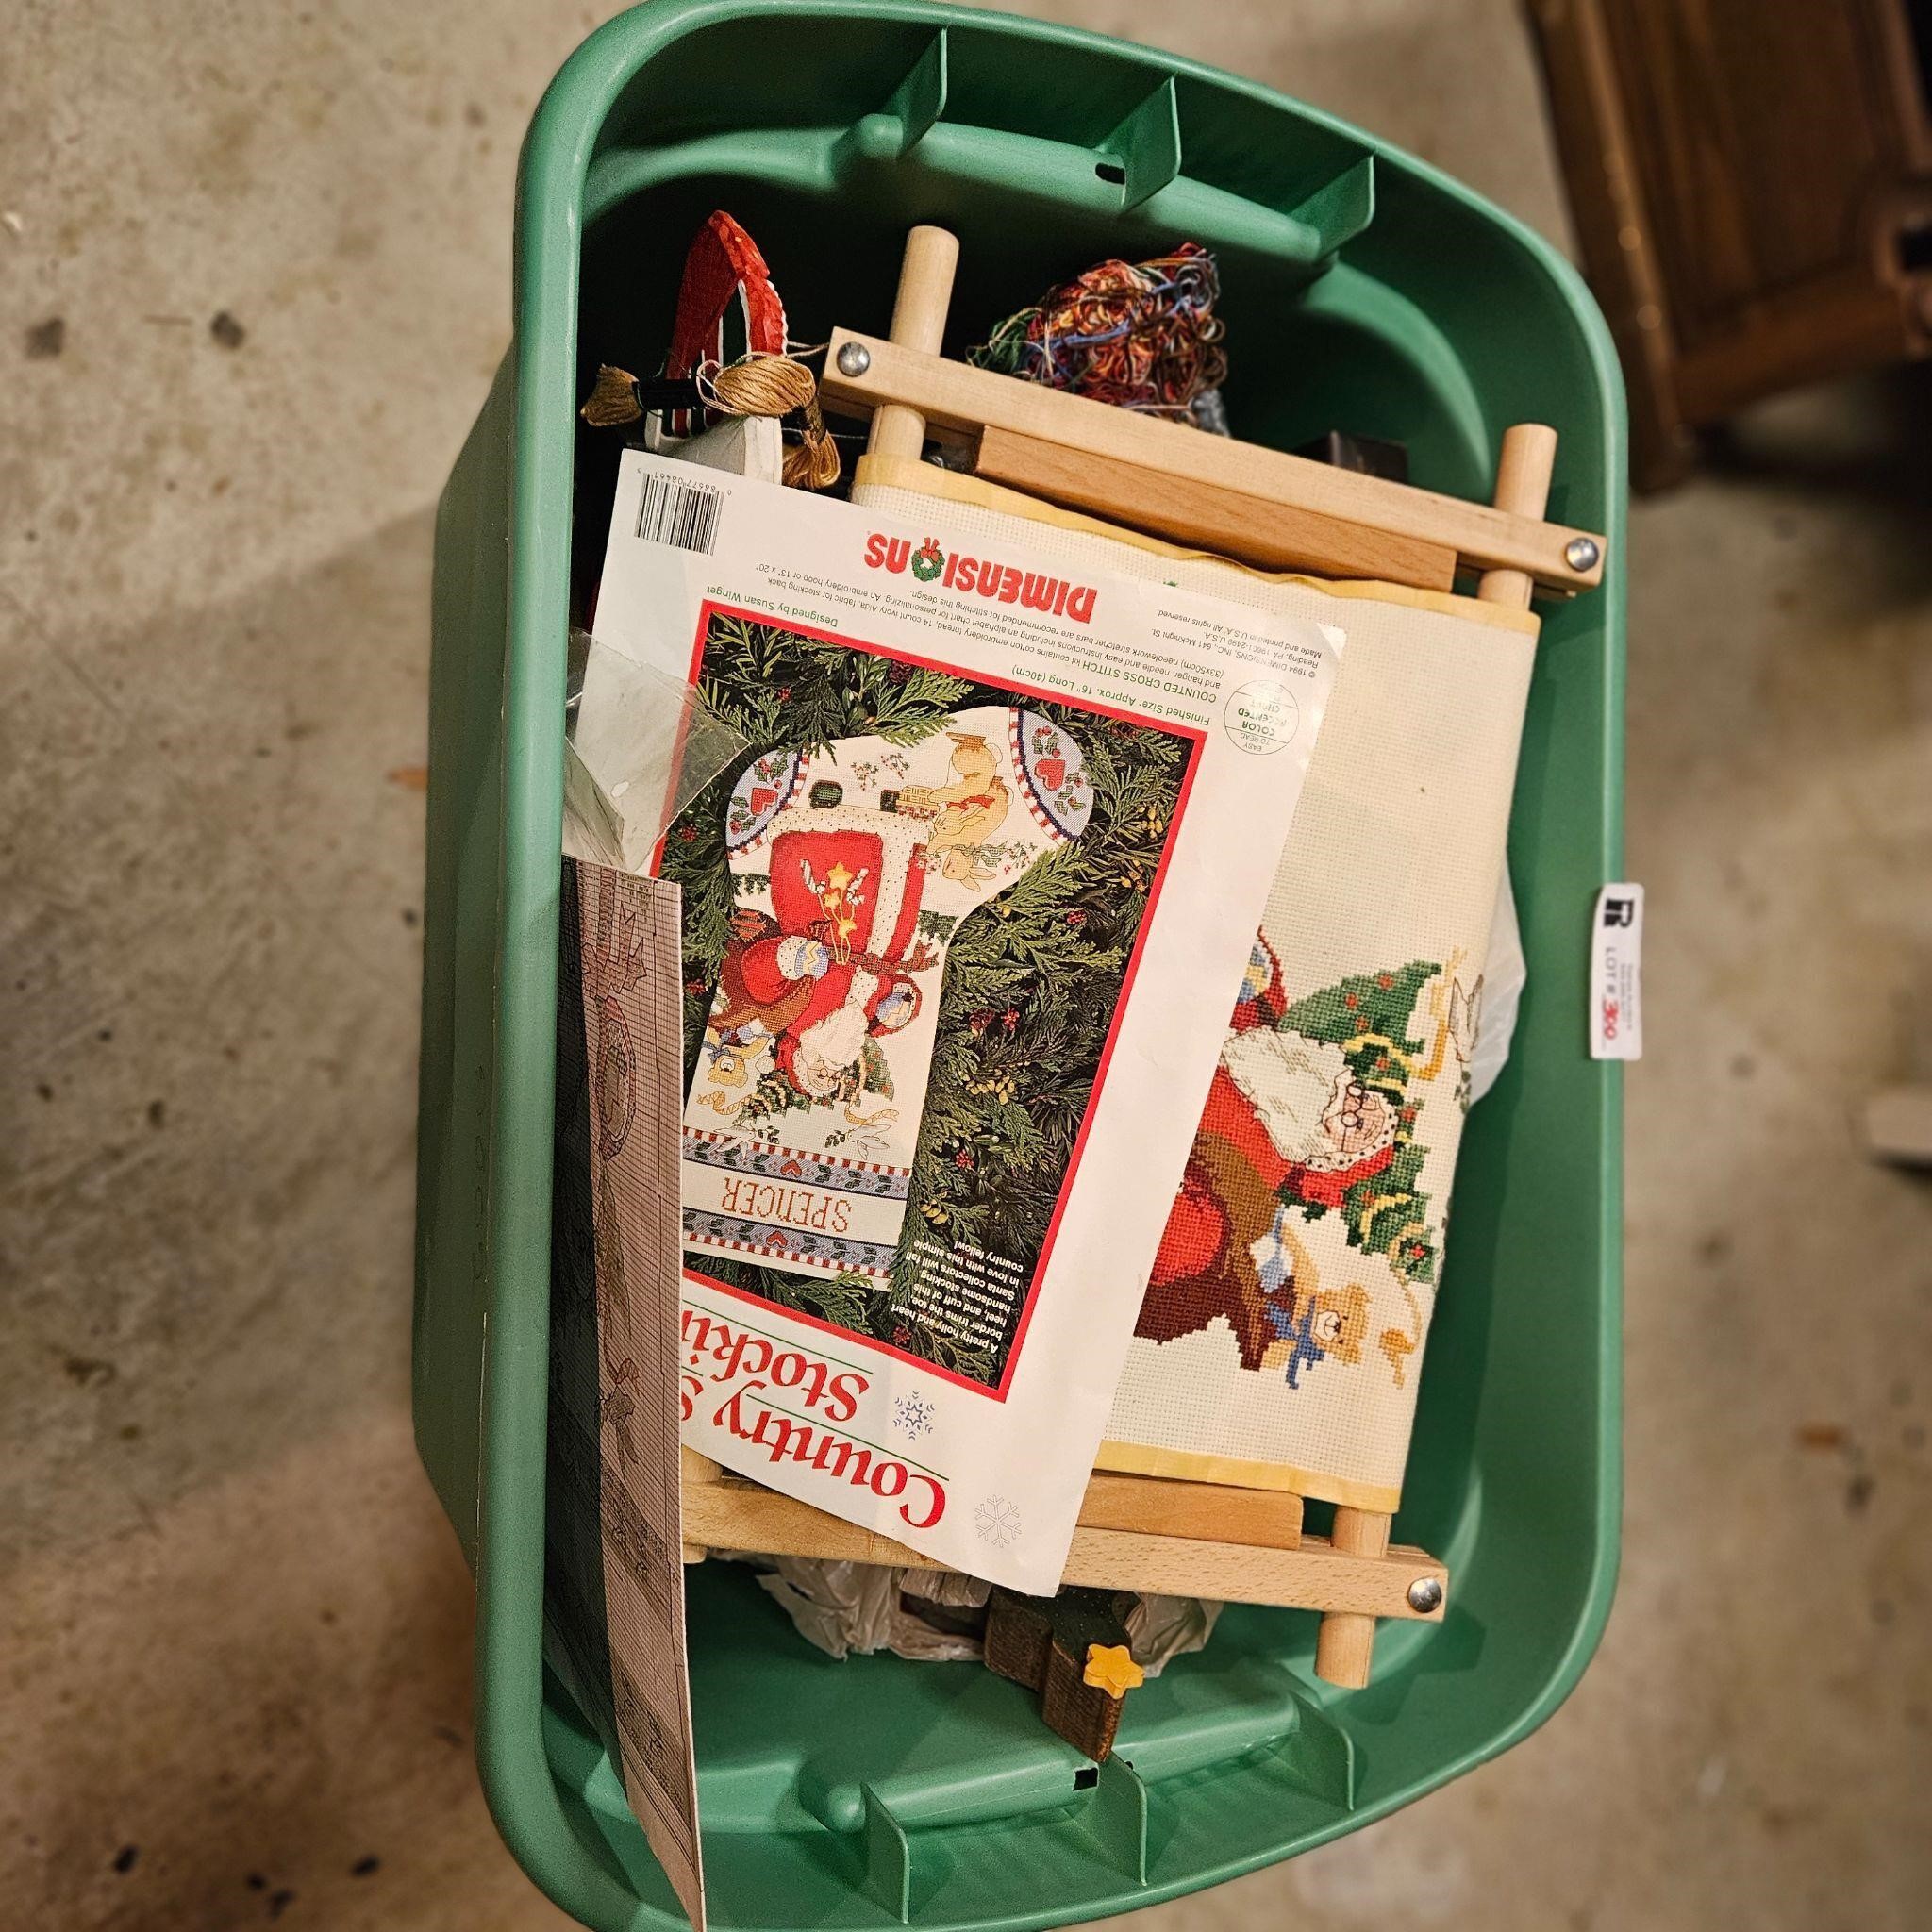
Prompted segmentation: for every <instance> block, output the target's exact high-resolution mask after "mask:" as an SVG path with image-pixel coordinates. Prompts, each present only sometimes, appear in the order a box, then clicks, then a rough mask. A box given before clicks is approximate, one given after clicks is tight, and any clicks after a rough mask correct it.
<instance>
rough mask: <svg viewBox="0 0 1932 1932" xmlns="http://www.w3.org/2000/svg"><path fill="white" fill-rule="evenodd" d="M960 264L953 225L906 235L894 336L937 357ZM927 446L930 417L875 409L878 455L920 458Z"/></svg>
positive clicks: (871, 447) (896, 407)
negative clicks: (927, 423)
mask: <svg viewBox="0 0 1932 1932" xmlns="http://www.w3.org/2000/svg"><path fill="white" fill-rule="evenodd" d="M958 265H959V242H958V237H957V236H956V235H954V234H953V233H952V232H951V230H950V229H946V228H932V227H919V228H914V229H912V230H911V231H910V232H909V233H908V235H907V237H906V258H905V260H904V262H902V263H901V265H900V268H899V293H898V296H897V297H896V299H895V300H894V301H893V303H892V326H891V340H892V341H894V342H896V343H898V345H899V346H900V347H901V348H905V349H917V350H918V351H919V352H920V353H921V354H922V355H924V356H937V355H938V354H939V352H940V344H941V341H943V340H944V338H945V333H946V312H947V310H948V309H949V308H951V307H952V304H953V274H954V271H955V270H956V269H957V268H958ZM924 446H925V418H924V416H922V415H921V414H920V413H919V411H918V410H917V409H908V408H906V407H905V406H904V405H903V404H901V403H888V404H887V405H886V406H885V407H884V408H880V409H877V410H874V413H873V419H872V440H871V441H869V442H868V443H867V444H866V448H867V450H868V451H870V452H871V454H872V455H874V456H875V457H909V458H911V459H912V460H913V461H914V462H917V461H918V460H919V453H920V451H921V450H922V449H924Z"/></svg>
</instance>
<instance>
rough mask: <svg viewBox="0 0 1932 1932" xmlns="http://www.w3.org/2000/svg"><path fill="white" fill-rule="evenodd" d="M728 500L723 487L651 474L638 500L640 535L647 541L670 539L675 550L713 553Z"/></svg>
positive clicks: (662, 541)
mask: <svg viewBox="0 0 1932 1932" xmlns="http://www.w3.org/2000/svg"><path fill="white" fill-rule="evenodd" d="M723 503H724V492H723V491H719V490H711V489H708V488H707V487H706V486H705V485H704V484H702V483H685V482H681V481H680V480H679V479H678V478H677V477H675V476H664V475H648V474H647V475H645V477H644V493H643V495H642V496H641V498H640V499H639V502H638V535H639V536H640V537H641V538H642V539H643V540H644V541H645V542H646V543H668V544H670V545H671V547H672V548H673V549H674V550H698V551H702V552H704V554H705V555H706V556H709V555H710V552H711V548H712V546H713V545H714V544H715V543H716V542H717V541H718V510H719V508H720V506H721V505H722V504H723Z"/></svg>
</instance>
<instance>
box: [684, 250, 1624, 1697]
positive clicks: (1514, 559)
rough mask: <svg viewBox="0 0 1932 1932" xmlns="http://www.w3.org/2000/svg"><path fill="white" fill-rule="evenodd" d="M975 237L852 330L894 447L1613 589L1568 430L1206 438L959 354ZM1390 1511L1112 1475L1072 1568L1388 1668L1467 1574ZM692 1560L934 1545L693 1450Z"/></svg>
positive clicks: (1515, 590)
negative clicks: (1306, 448)
mask: <svg viewBox="0 0 1932 1932" xmlns="http://www.w3.org/2000/svg"><path fill="white" fill-rule="evenodd" d="M958 252H959V251H958V242H957V241H955V239H954V238H953V236H952V235H951V234H949V233H948V232H947V231H946V230H944V229H942V228H932V227H918V228H914V229H912V231H911V232H910V234H909V235H908V239H907V246H906V258H905V264H904V267H903V269H902V271H901V275H900V281H899V291H898V298H897V300H896V302H895V303H894V305H893V309H892V322H891V336H890V338H889V339H886V340H881V339H879V338H877V337H873V336H863V335H858V334H856V333H854V332H852V331H850V330H847V329H839V330H836V331H835V332H834V334H833V336H832V340H831V343H830V345H829V347H828V349H827V351H826V356H825V369H824V376H823V378H822V380H821V393H822V394H823V396H824V401H825V403H826V404H827V406H828V407H830V408H834V409H836V410H839V411H841V412H844V413H848V414H855V415H860V416H867V415H869V416H870V417H871V418H872V435H871V443H870V448H871V452H872V454H873V455H874V456H888V457H901V458H911V459H915V460H916V459H917V458H919V456H920V454H921V452H922V451H923V450H924V445H925V443H926V441H927V440H928V438H931V439H934V440H937V441H942V442H949V443H952V444H955V445H963V446H964V447H965V448H966V449H967V450H968V451H969V452H970V454H971V458H972V462H973V467H974V470H975V472H976V473H977V474H978V475H982V476H985V477H987V478H988V479H989V480H991V481H993V482H997V483H1003V484H1007V485H1008V486H1010V487H1011V488H1013V489H1015V490H1020V491H1025V492H1027V493H1028V494H1031V495H1035V496H1040V497H1043V498H1045V499H1047V500H1048V501H1050V502H1053V503H1058V504H1061V505H1064V506H1066V507H1068V508H1074V509H1080V510H1085V511H1089V512H1091V514H1093V515H1095V516H1099V517H1103V518H1106V519H1108V520H1109V521H1111V522H1114V523H1117V524H1121V525H1126V526H1128V527H1130V528H1133V529H1138V530H1141V531H1145V532H1147V533H1149V534H1151V535H1155V536H1159V537H1163V538H1167V539H1170V540H1172V541H1176V542H1181V543H1187V544H1191V545H1196V546H1198V547H1200V548H1202V549H1207V550H1212V551H1215V552H1217V553H1219V554H1221V555H1224V556H1227V557H1231V558H1237V559H1239V560H1240V561H1242V562H1246V563H1252V564H1257V565H1260V566H1264V567H1267V568H1271V569H1292V570H1306V571H1308V572H1310V573H1313V574H1316V575H1324V576H1333V577H1373V578H1378V579H1382V580H1385V581H1389V582H1393V583H1399V584H1407V585H1412V586H1415V587H1417V588H1420V589H1424V590H1432V591H1449V590H1450V589H1451V588H1452V587H1453V585H1454V584H1455V582H1456V581H1457V575H1458V574H1465V575H1467V574H1474V576H1475V592H1474V594H1475V596H1476V597H1477V599H1479V600H1480V601H1482V602H1485V603H1491V604H1506V605H1509V606H1512V607H1513V608H1518V609H1527V608H1529V603H1530V599H1531V597H1532V595H1534V594H1537V593H1539V592H1541V593H1544V594H1548V595H1554V596H1563V597H1567V596H1574V595H1575V594H1576V593H1578V592H1579V591H1588V590H1592V589H1594V588H1596V586H1597V585H1599V584H1600V583H1601V582H1602V581H1603V571H1604V560H1605V544H1604V540H1603V539H1602V538H1601V537H1600V536H1596V535H1593V534H1591V533H1590V532H1587V531H1582V530H1570V529H1565V528H1563V527H1562V526H1560V525H1556V524H1549V523H1545V522H1544V521H1543V520H1542V513H1543V508H1544V506H1545V504H1546V502H1547V500H1548V495H1549V486H1550V476H1551V472H1552V468H1553V466H1554V463H1555V459H1556V450H1557V435H1556V431H1555V430H1553V429H1549V428H1546V427H1544V426H1543V425H1541V424H1519V425H1516V426H1515V427H1513V428H1511V429H1509V430H1507V431H1506V432H1505V434H1504V437H1503V444H1502V453H1501V461H1500V464H1499V467H1498V473H1497V479H1496V492H1495V499H1494V501H1493V503H1491V504H1475V503H1466V502H1464V501H1462V500H1461V499H1460V498H1457V497H1449V496H1440V495H1436V494H1433V493H1431V492H1430V491H1424V490H1415V489H1411V488H1409V487H1408V486H1407V485H1406V484H1401V483H1391V482H1390V481H1388V480H1387V479H1385V478H1382V477H1376V476H1368V475H1357V474H1356V473H1354V472H1351V471H1346V470H1341V469H1336V468H1333V467H1330V466H1329V465H1327V464H1324V463H1317V462H1311V461H1309V460H1308V459H1307V458H1300V457H1291V456H1283V455H1281V454H1280V453H1279V452H1277V451H1274V450H1270V449H1263V448H1260V447H1258V446H1257V445H1255V444H1252V443H1243V442H1236V441H1231V440H1230V439H1228V438H1225V437H1218V436H1211V435H1207V434H1204V433H1203V432H1202V431H1200V430H1198V429H1194V428H1191V427H1188V426H1185V425H1178V424H1173V423H1163V422H1158V421H1155V420H1152V419H1150V418H1148V417H1144V416H1140V415H1136V414H1135V413H1133V412H1132V411H1130V410H1125V409H1118V408H1111V407H1109V406H1108V405H1106V404H1101V403H1095V402H1090V401H1088V400H1086V399H1085V398H1083V397H1079V396H1073V395H1067V394H1064V393H1062V392H1060V391H1055V390H1047V389H1042V388H1040V387H1039V386H1038V385H1036V384H1032V383H1026V382H1017V381H1015V380H1013V379H1012V378H1011V377H1010V376H1006V375H995V374H992V373H991V372H990V371H986V370H981V369H974V368H971V367H969V366H968V365H966V364H964V363H960V362H949V361H947V360H945V359H944V358H942V357H941V355H940V345H941V338H942V337H943V335H944V333H945V325H946V314H947V310H948V308H950V306H951V301H952V288H953V274H954V270H955V267H956V266H957V263H958ZM1390 1525H1391V1519H1390V1518H1389V1517H1388V1516H1387V1515H1382V1514H1377V1513H1374V1512H1372V1511H1368V1510H1360V1509H1350V1508H1341V1507H1338V1508H1337V1510H1336V1512H1335V1524H1334V1532H1333V1535H1332V1536H1330V1537H1328V1538H1322V1537H1317V1536H1309V1535H1305V1534H1304V1533H1303V1530H1302V1499H1301V1497H1299V1496H1295V1495H1288V1494H1284V1493H1282V1492H1280V1491H1272V1490H1243V1489H1233V1488H1227V1487H1224V1486H1222V1485H1218V1484H1209V1483H1195V1482H1185V1481H1175V1480H1171V1479H1168V1478H1163V1477H1157V1476H1141V1475H1125V1474H1112V1473H1110V1472H1101V1471H1097V1472H1095V1474H1093V1476H1092V1478H1091V1481H1090V1482H1089V1484H1088V1488H1087V1494H1086V1498H1085V1500H1084V1502H1083V1503H1082V1506H1081V1509H1080V1517H1079V1524H1078V1527H1077V1528H1076V1529H1075V1530H1074V1541H1073V1546H1072V1548H1071V1550H1070V1551H1069V1553H1068V1557H1067V1567H1066V1571H1065V1575H1064V1581H1065V1582H1067V1583H1075V1584H1092V1585H1097V1586H1100V1587H1102V1588H1108V1589H1116V1590H1139V1591H1161V1592H1164V1593H1168V1594H1173V1595H1178V1596H1205V1597H1211V1598H1220V1599H1223V1600H1225V1601H1229V1602H1235V1603H1255V1604H1275V1605H1282V1606H1291V1607H1299V1608H1304V1609H1313V1610H1319V1611H1321V1612H1322V1613H1323V1615H1322V1624H1321V1629H1320V1632H1319V1635H1318V1637H1317V1641H1316V1649H1315V1672H1316V1674H1317V1675H1318V1676H1320V1677H1322V1678H1324V1680H1325V1681H1327V1682H1328V1683H1331V1684H1336V1685H1340V1686H1342V1687H1345V1688H1348V1689H1359V1688H1360V1687H1362V1686H1363V1685H1365V1684H1366V1683H1367V1682H1368V1681H1369V1665H1370V1653H1371V1650H1372V1647H1373V1645H1374V1633H1375V1624H1376V1622H1377V1620H1378V1619H1380V1618H1384V1617H1393V1618H1401V1619H1405V1620H1407V1621H1409V1622H1417V1623H1429V1624H1436V1623H1441V1620H1442V1616H1443V1608H1444V1605H1445V1604H1446V1601H1447V1596H1448V1587H1449V1575H1448V1571H1447V1570H1446V1569H1445V1567H1444V1566H1443V1565H1442V1564H1441V1563H1440V1562H1438V1561H1437V1560H1436V1559H1435V1558H1434V1557H1431V1556H1429V1555H1428V1554H1427V1553H1426V1552H1424V1551H1422V1550H1417V1549H1407V1548H1404V1547H1401V1546H1399V1545H1391V1543H1390V1541H1389V1533H1390ZM684 1536H685V1557H686V1560H687V1561H698V1560H701V1559H702V1558H703V1557H704V1556H705V1554H706V1552H707V1551H708V1550H741V1551H756V1552H761V1553H765V1554H768V1555H773V1556H791V1557H817V1558H820V1559H823V1560H827V1561H834V1562H838V1561H844V1562H859V1563H884V1564H896V1565H903V1566H904V1567H906V1568H908V1569H934V1568H938V1567H940V1566H938V1565H936V1564H935V1563H934V1562H933V1560H932V1559H931V1558H930V1557H923V1556H921V1555H920V1554H919V1553H918V1552H917V1551H914V1550H910V1549H908V1548H907V1547H906V1545H905V1544H903V1543H899V1542H895V1541H892V1540H891V1538H890V1537H884V1536H879V1535H876V1534H874V1532H872V1531H870V1530H866V1529H861V1528H859V1527H858V1526H857V1525H856V1524H850V1523H846V1522H843V1521H842V1520H841V1519H840V1518H838V1517H834V1516H829V1515H827V1514H825V1513H824V1511H823V1510H820V1509H815V1508H813V1507H811V1506H810V1505H809V1504H806V1503H801V1502H798V1501H796V1500H794V1499H793V1498H791V1497H789V1496H782V1495H779V1494H778V1493H777V1492H776V1491H772V1490H768V1489H765V1488H764V1487H762V1486H761V1485H760V1484H758V1483H754V1482H750V1481H746V1480H744V1479H742V1478H741V1477H738V1476H735V1475H732V1474H728V1473H726V1472H725V1471H724V1470H722V1469H721V1468H720V1467H719V1466H718V1464H716V1463H715V1462H711V1461H709V1460H708V1458H706V1457H702V1456H699V1455H697V1454H696V1453H695V1452H694V1451H692V1450H690V1449H687V1450H686V1451H685V1452H684Z"/></svg>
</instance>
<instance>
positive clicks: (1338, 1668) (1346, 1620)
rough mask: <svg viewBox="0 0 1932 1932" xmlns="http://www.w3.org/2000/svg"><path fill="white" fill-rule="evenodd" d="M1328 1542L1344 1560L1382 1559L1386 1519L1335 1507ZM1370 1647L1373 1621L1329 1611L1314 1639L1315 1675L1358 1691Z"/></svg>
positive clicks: (1385, 1548) (1385, 1549) (1365, 1676)
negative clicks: (1354, 1558)
mask: <svg viewBox="0 0 1932 1932" xmlns="http://www.w3.org/2000/svg"><path fill="white" fill-rule="evenodd" d="M1331 1541H1333V1543H1334V1545H1335V1547H1336V1548H1337V1549H1338V1550H1340V1551H1341V1554H1342V1555H1343V1556H1345V1557H1381V1556H1384V1555H1386V1554H1387V1552H1388V1549H1389V1518H1388V1517H1386V1516H1381V1515H1376V1514H1374V1513H1373V1512H1372V1511H1370V1510H1366V1509H1347V1508H1341V1507H1338V1508H1337V1509H1336V1511H1335V1529H1334V1533H1333V1536H1332V1538H1331ZM1374 1648H1375V1620H1374V1618H1373V1617H1357V1616H1355V1615H1353V1614H1345V1613H1343V1612H1341V1611H1331V1612H1330V1613H1329V1614H1328V1615H1327V1616H1325V1617H1324V1618H1323V1619H1322V1627H1321V1629H1320V1630H1319V1631H1318V1632H1317V1633H1316V1636H1315V1674H1316V1676H1318V1677H1320V1678H1321V1679H1322V1681H1323V1682H1324V1684H1339V1685H1340V1686H1341V1688H1342V1689H1343V1690H1344V1691H1359V1690H1361V1689H1362V1687H1363V1686H1364V1685H1365V1684H1367V1683H1368V1681H1369V1659H1370V1657H1371V1656H1372V1655H1373V1654H1374Z"/></svg>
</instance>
